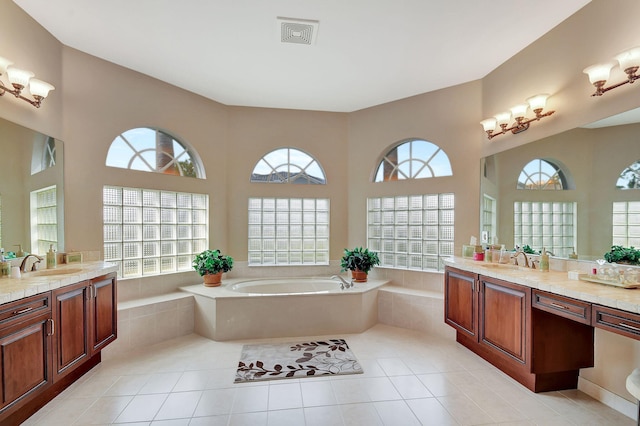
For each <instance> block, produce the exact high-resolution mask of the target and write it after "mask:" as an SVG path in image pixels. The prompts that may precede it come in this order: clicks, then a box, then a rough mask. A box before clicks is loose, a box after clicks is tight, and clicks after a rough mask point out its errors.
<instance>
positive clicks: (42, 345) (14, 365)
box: [0, 312, 52, 412]
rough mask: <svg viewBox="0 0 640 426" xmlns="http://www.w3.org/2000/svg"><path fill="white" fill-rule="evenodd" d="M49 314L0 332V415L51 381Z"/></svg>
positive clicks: (43, 314)
mask: <svg viewBox="0 0 640 426" xmlns="http://www.w3.org/2000/svg"><path fill="white" fill-rule="evenodd" d="M50 329H51V313H50V312H47V313H42V314H39V315H37V316H35V317H32V318H29V319H27V320H26V321H23V322H20V323H18V324H15V325H12V326H8V327H3V328H2V330H1V331H0V412H3V411H5V410H6V409H8V408H9V407H11V406H14V405H15V404H20V402H21V401H27V400H28V397H29V396H30V395H32V394H35V393H36V392H37V391H38V390H39V389H41V388H44V387H46V386H47V385H48V384H49V383H51V381H52V371H51V370H52V369H51V352H50V351H51V349H50V348H51V338H50Z"/></svg>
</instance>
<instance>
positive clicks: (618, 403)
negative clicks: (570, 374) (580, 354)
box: [578, 377, 638, 420]
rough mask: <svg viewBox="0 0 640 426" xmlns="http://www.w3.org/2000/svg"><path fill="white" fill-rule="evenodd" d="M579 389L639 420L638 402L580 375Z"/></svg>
mask: <svg viewBox="0 0 640 426" xmlns="http://www.w3.org/2000/svg"><path fill="white" fill-rule="evenodd" d="M578 390H580V391H582V392H584V393H586V394H587V395H589V396H590V397H592V398H593V399H595V400H598V401H600V402H602V403H603V404H604V405H607V406H609V407H611V408H613V409H614V410H616V411H619V412H621V413H622V414H624V415H625V416H627V417H630V418H632V419H633V420H637V416H638V406H637V405H636V404H634V403H633V402H631V401H627V400H626V399H624V398H623V397H621V396H619V395H616V394H615V393H613V392H611V391H608V390H606V389H605V388H603V387H602V386H599V385H596V384H595V383H593V382H591V381H589V380H587V379H584V378H583V377H578Z"/></svg>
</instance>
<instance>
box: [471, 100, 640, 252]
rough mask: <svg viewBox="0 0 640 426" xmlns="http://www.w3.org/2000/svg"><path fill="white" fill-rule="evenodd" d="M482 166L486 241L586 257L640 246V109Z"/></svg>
mask: <svg viewBox="0 0 640 426" xmlns="http://www.w3.org/2000/svg"><path fill="white" fill-rule="evenodd" d="M481 161H482V163H481V171H482V175H483V176H482V177H481V185H480V191H481V192H480V206H481V212H480V214H481V218H480V224H481V231H482V237H486V238H487V239H488V242H495V240H497V243H498V244H504V245H505V246H506V248H507V249H513V248H514V247H515V246H516V245H518V246H519V247H523V246H524V245H529V246H530V247H531V248H532V249H533V250H534V251H536V252H537V251H540V250H541V249H542V247H545V248H546V249H547V250H549V251H551V252H552V254H553V255H555V256H556V257H563V258H564V257H574V251H575V254H576V255H577V256H578V258H579V259H584V260H593V259H598V258H602V256H603V255H604V253H606V252H608V251H609V250H610V249H611V246H612V245H614V244H617V245H623V246H635V247H640V189H638V187H639V186H640V185H638V184H637V180H636V178H637V177H638V176H639V175H638V173H639V171H638V166H640V108H638V109H636V110H633V111H629V112H626V113H623V114H619V115H617V116H614V117H609V118H606V119H603V120H599V121H597V122H594V123H590V124H587V125H584V126H582V127H579V128H575V129H572V130H568V131H566V132H563V133H559V134H557V135H553V136H550V137H547V138H544V139H541V140H538V141H535V142H531V143H528V144H526V145H522V146H519V147H516V148H513V149H510V150H506V151H503V152H500V153H497V154H494V155H491V156H489V157H485V158H483V159H482V160H481ZM621 175H623V176H622V178H621Z"/></svg>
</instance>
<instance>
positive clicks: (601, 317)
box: [592, 305, 640, 340]
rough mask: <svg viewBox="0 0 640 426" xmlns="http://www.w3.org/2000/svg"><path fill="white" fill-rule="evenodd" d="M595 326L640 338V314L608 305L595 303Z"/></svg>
mask: <svg viewBox="0 0 640 426" xmlns="http://www.w3.org/2000/svg"><path fill="white" fill-rule="evenodd" d="M592 325H593V326H594V327H598V328H602V329H603V330H607V331H612V332H614V333H618V334H621V335H623V336H626V337H631V338H632V339H636V340H640V315H638V314H634V313H631V312H626V311H621V310H619V309H614V308H608V307H606V306H600V305H593V324H592Z"/></svg>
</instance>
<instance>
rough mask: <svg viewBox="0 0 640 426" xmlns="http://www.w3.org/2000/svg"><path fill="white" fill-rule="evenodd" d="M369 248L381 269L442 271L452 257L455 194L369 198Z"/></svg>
mask: <svg viewBox="0 0 640 426" xmlns="http://www.w3.org/2000/svg"><path fill="white" fill-rule="evenodd" d="M367 210H368V212H367V246H368V248H369V249H370V250H373V251H376V252H378V255H379V257H380V266H382V267H387V268H398V269H416V270H424V271H431V270H433V271H442V270H443V269H444V264H443V262H442V259H444V258H447V257H451V256H453V244H454V240H453V236H454V216H455V215H454V194H429V195H409V196H406V195H405V196H396V197H376V198H369V199H367Z"/></svg>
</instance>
